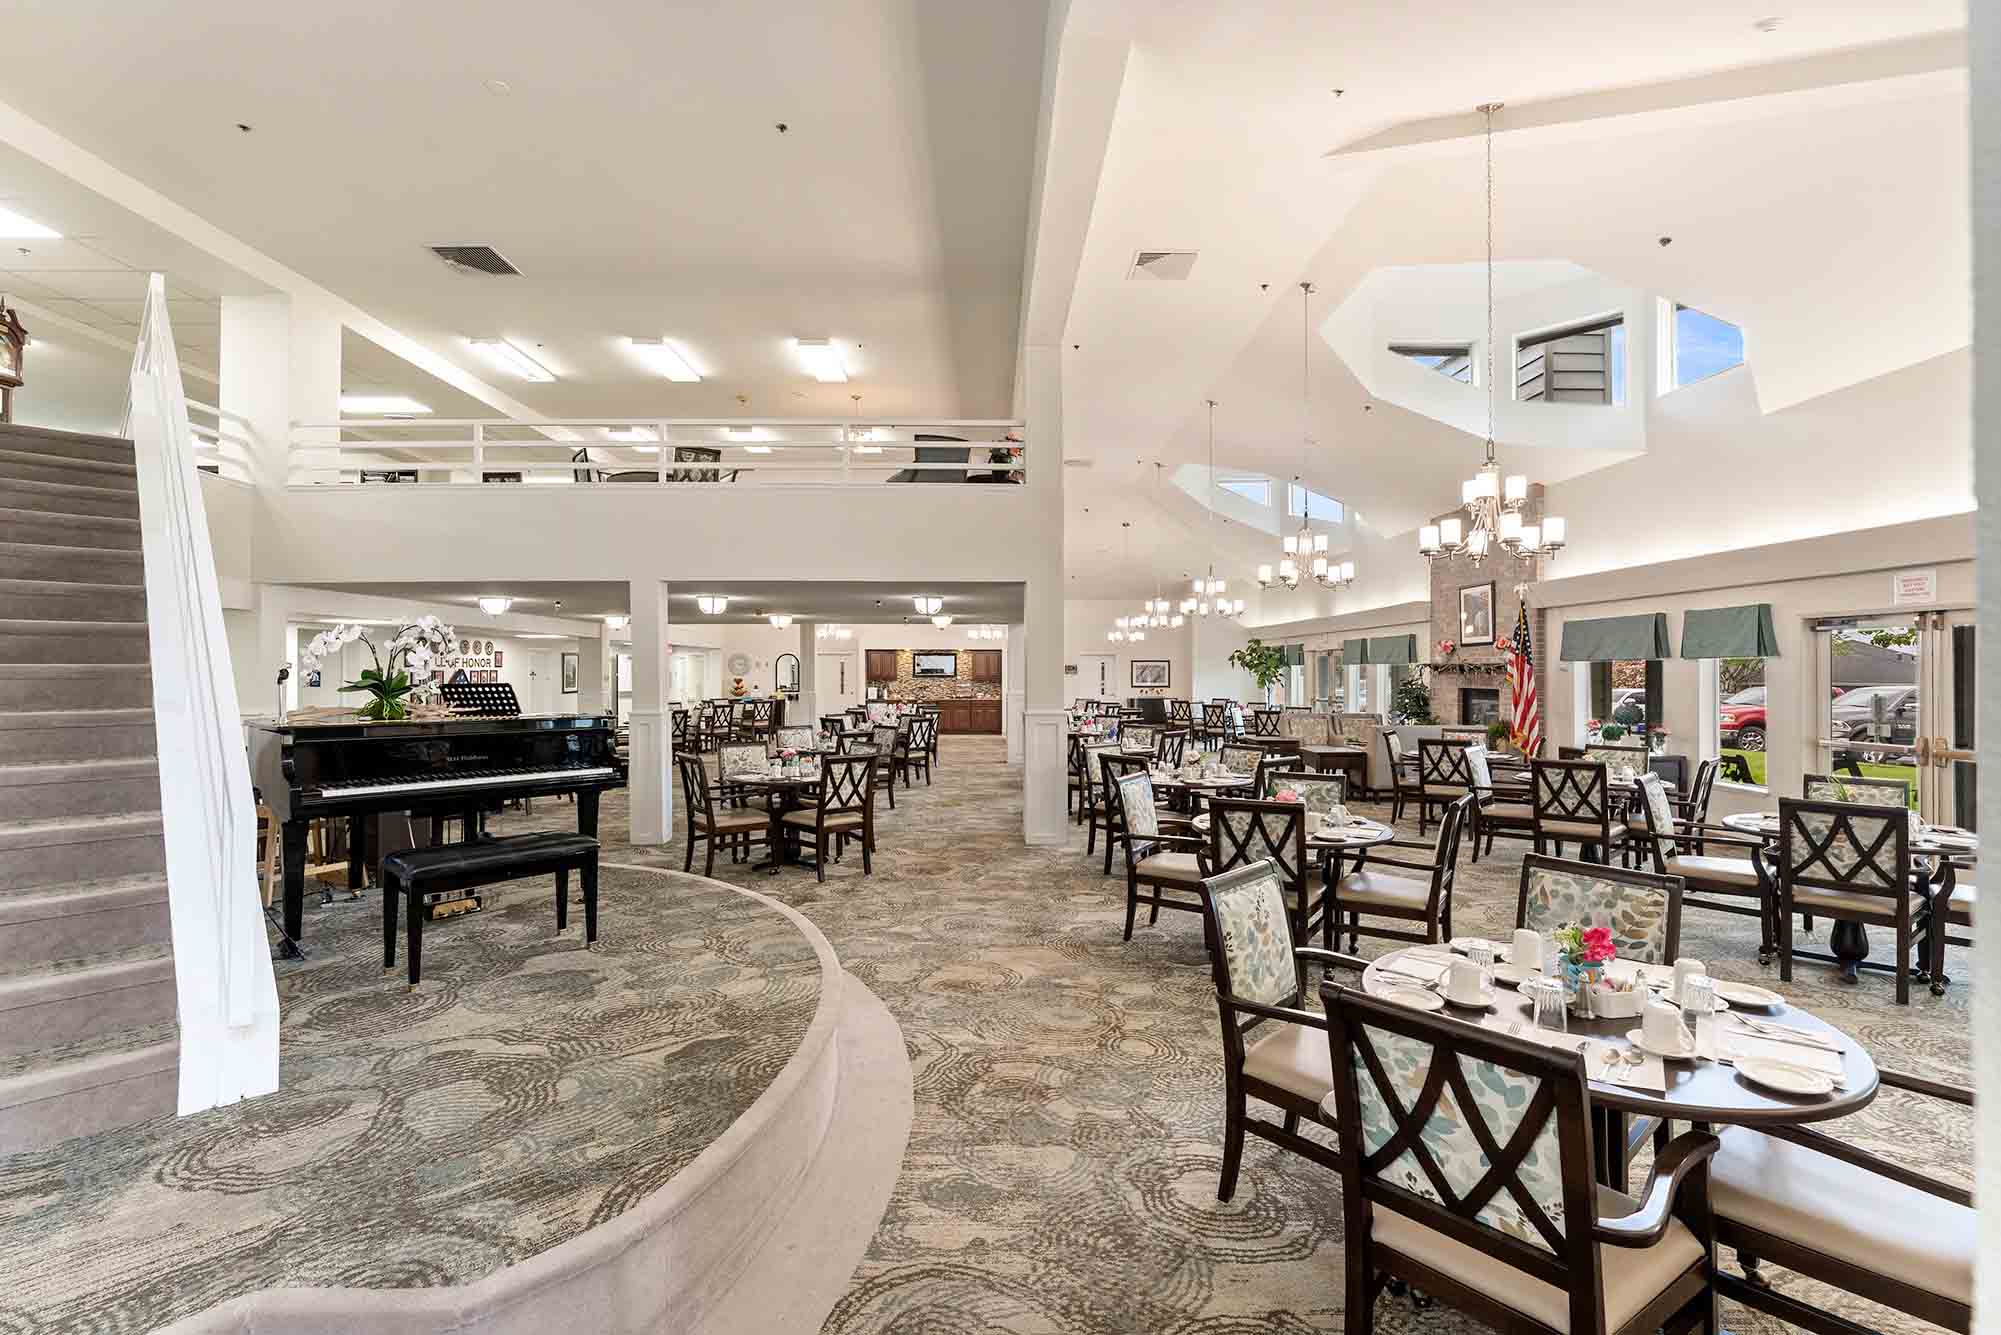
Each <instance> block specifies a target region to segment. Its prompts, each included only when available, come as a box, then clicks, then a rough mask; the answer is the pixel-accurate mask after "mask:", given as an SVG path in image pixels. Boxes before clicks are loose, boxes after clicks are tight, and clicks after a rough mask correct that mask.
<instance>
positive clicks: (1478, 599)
mask: <svg viewBox="0 0 2001 1335" xmlns="http://www.w3.org/2000/svg"><path fill="white" fill-rule="evenodd" d="M1493 642H1494V584H1493V581H1491V580H1489V581H1488V582H1487V583H1485V584H1475V585H1473V586H1472V587H1470V588H1465V589H1461V590H1459V643H1461V644H1492V643H1493Z"/></svg>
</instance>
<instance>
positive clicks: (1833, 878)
mask: <svg viewBox="0 0 2001 1335" xmlns="http://www.w3.org/2000/svg"><path fill="white" fill-rule="evenodd" d="M1778 876H1779V888H1780V891H1781V893H1782V894H1790V893H1791V892H1792V891H1794V890H1842V891H1847V892H1849V893H1851V894H1858V895H1875V896H1878V897H1880V898H1882V899H1883V900H1885V901H1886V902H1885V904H1884V909H1885V910H1886V911H1887V910H1888V909H1889V908H1890V907H1891V905H1890V903H1889V902H1888V901H1891V900H1896V899H1900V898H1901V897H1903V896H1904V895H1905V893H1906V892H1907V891H1908V890H1909V888H1910V883H1911V844H1910V820H1909V817H1908V816H1906V815H1905V812H1904V807H1903V806H1902V804H1901V803H1900V804H1898V805H1896V806H1894V807H1893V806H1888V805H1884V804H1872V803H1866V802H1808V801H1802V800H1797V799H1794V798H1789V797H1783V798H1780V799H1779V867H1778Z"/></svg>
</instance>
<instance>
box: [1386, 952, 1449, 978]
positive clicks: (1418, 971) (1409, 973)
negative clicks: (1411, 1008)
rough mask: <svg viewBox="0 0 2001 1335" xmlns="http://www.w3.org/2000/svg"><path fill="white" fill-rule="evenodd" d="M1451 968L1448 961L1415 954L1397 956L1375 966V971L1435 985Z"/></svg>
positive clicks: (1392, 976)
mask: <svg viewBox="0 0 2001 1335" xmlns="http://www.w3.org/2000/svg"><path fill="white" fill-rule="evenodd" d="M1451 968H1452V962H1451V961H1450V960H1441V959H1437V958H1435V957H1432V956H1428V955H1425V956H1420V955H1415V954H1405V955H1399V956H1398V957H1397V958H1395V959H1393V960H1384V961H1382V962H1381V963H1379V964H1377V965H1376V971H1377V972H1378V973H1380V974H1384V975H1386V976H1388V977H1391V978H1397V977H1400V976H1401V977H1403V978H1406V979H1410V980H1413V981H1416V982H1421V983H1435V982H1437V981H1438V980H1439V979H1441V978H1443V977H1445V975H1446V974H1447V973H1448V972H1450V970H1451Z"/></svg>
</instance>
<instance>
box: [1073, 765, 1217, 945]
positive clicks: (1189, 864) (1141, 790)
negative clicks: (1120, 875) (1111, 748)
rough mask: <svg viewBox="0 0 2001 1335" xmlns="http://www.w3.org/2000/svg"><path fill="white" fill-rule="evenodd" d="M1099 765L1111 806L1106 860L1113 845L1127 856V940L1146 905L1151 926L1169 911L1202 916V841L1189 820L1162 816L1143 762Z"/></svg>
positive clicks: (1148, 922)
mask: <svg viewBox="0 0 2001 1335" xmlns="http://www.w3.org/2000/svg"><path fill="white" fill-rule="evenodd" d="M1121 762H1123V763H1121ZM1099 763H1100V764H1101V765H1102V766H1104V774H1105V787H1106V789H1107V792H1108V795H1109V798H1110V801H1111V803H1112V808H1111V811H1110V813H1109V814H1110V817H1111V828H1110V829H1108V830H1107V831H1106V832H1105V855H1106V856H1107V857H1108V858H1109V857H1110V856H1111V851H1112V845H1113V844H1114V843H1117V844H1119V845H1121V846H1122V847H1123V848H1124V849H1125V854H1126V935H1125V939H1126V940H1128V941H1130V940H1132V939H1133V918H1134V916H1135V915H1136V914H1137V913H1138V912H1139V906H1140V905H1141V904H1145V905H1147V906H1148V907H1149V910H1150V912H1149V913H1148V914H1147V920H1146V921H1147V925H1148V926H1152V925H1153V924H1154V923H1156V922H1159V921H1160V911H1161V910H1162V909H1164V908H1165V909H1181V910H1183V911H1185V912H1190V913H1200V912H1201V911H1202V905H1201V902H1200V901H1199V900H1198V899H1197V898H1196V892H1197V890H1198V888H1199V887H1200V886H1201V884H1202V864H1201V858H1200V854H1201V851H1202V848H1203V844H1202V840H1201V839H1199V838H1198V837H1197V836H1196V834H1195V831H1194V830H1193V829H1192V828H1190V827H1189V826H1188V824H1187V822H1186V821H1183V820H1180V819H1178V818H1175V817H1169V816H1163V815H1162V814H1161V811H1160V808H1159V806H1157V805H1156V804H1155V802H1154V799H1153V776H1152V775H1151V774H1148V773H1147V771H1146V762H1145V761H1144V760H1140V759H1137V758H1134V757H1130V756H1117V755H1105V756H1101V757H1100V758H1099ZM1121 770H1123V772H1121ZM1142 888H1143V889H1144V890H1145V891H1146V893H1145V894H1144V895H1142V894H1141V890H1142Z"/></svg>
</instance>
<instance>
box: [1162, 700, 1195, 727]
mask: <svg viewBox="0 0 2001 1335" xmlns="http://www.w3.org/2000/svg"><path fill="white" fill-rule="evenodd" d="M1167 721H1168V722H1169V723H1172V724H1174V725H1175V726H1177V727H1182V728H1186V727H1189V726H1191V725H1193V724H1194V722H1195V702H1194V701H1193V700H1169V701H1168V702H1167Z"/></svg>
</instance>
